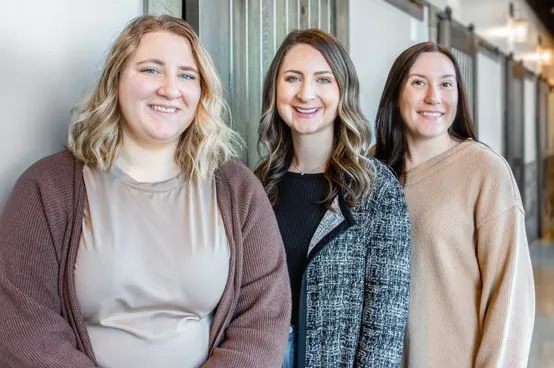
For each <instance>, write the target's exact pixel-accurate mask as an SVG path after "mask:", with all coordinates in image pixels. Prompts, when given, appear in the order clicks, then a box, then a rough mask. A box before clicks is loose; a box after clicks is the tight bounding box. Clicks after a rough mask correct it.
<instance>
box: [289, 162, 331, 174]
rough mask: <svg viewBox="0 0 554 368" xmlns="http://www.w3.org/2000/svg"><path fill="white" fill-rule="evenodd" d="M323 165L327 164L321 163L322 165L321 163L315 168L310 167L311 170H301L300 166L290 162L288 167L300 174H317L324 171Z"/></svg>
mask: <svg viewBox="0 0 554 368" xmlns="http://www.w3.org/2000/svg"><path fill="white" fill-rule="evenodd" d="M325 166H327V164H323V165H321V166H319V167H316V168H315V169H312V170H302V169H300V167H298V165H297V164H295V163H294V162H291V166H290V169H291V171H292V172H295V173H298V174H300V175H304V174H317V173H321V172H325Z"/></svg>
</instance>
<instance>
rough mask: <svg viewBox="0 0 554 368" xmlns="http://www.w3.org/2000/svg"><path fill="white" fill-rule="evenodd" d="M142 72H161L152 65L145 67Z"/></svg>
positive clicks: (156, 73) (157, 73)
mask: <svg viewBox="0 0 554 368" xmlns="http://www.w3.org/2000/svg"><path fill="white" fill-rule="evenodd" d="M141 72H143V73H146V74H155V75H159V74H161V73H160V71H159V70H158V69H156V68H152V67H147V68H144V69H142V70H141Z"/></svg>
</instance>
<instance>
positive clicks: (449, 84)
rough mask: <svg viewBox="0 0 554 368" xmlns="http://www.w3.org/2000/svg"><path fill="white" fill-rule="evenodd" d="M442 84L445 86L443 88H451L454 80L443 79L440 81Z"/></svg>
mask: <svg viewBox="0 0 554 368" xmlns="http://www.w3.org/2000/svg"><path fill="white" fill-rule="evenodd" d="M442 86H443V87H445V88H452V87H454V82H452V81H444V82H442Z"/></svg>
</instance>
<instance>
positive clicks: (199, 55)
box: [67, 15, 241, 182]
mask: <svg viewBox="0 0 554 368" xmlns="http://www.w3.org/2000/svg"><path fill="white" fill-rule="evenodd" d="M160 31H165V32H170V33H173V34H176V35H178V36H181V37H184V38H185V39H187V40H188V41H189V42H190V45H191V49H192V54H193V56H194V58H195V61H196V64H197V67H198V72H199V75H200V87H201V95H200V101H199V103H198V107H197V111H196V117H195V118H194V120H193V122H192V123H191V125H190V126H189V127H188V128H187V130H186V131H185V132H184V133H183V134H182V136H181V137H180V139H179V142H178V144H177V148H176V150H175V162H176V163H177V164H178V165H179V167H180V168H181V170H182V172H183V174H184V175H185V177H186V178H187V179H190V180H192V181H196V182H198V181H202V180H207V179H209V178H210V177H211V176H212V175H213V174H214V172H215V170H216V169H217V168H218V167H219V165H220V164H221V163H222V162H224V161H226V160H229V159H231V158H234V157H237V156H238V154H239V151H240V147H241V140H240V137H239V136H238V134H237V133H235V132H234V131H232V130H231V129H230V128H229V127H228V126H227V125H226V124H225V122H224V118H223V114H224V113H225V112H226V113H228V112H229V108H228V105H227V104H226V102H225V100H224V99H223V96H222V88H221V81H220V79H219V77H218V75H217V72H216V69H215V66H214V64H213V62H212V59H211V57H210V55H209V54H208V52H207V51H206V49H205V48H204V46H202V44H201V43H200V40H199V38H198V36H197V35H196V33H195V32H194V31H193V29H192V28H191V27H190V25H189V24H188V23H186V22H185V21H184V20H182V19H179V18H175V17H172V16H168V15H162V16H141V17H137V18H135V19H133V20H132V21H131V22H130V23H129V24H128V25H127V26H126V27H125V29H124V30H123V31H122V32H121V34H120V35H119V37H118V38H117V40H116V41H115V43H114V45H113V46H112V48H111V50H110V52H109V54H108V57H107V59H106V63H105V65H104V69H103V72H102V75H101V77H100V79H99V81H98V83H97V84H96V87H95V88H94V90H93V92H92V94H91V95H90V96H89V97H88V98H87V99H85V100H84V101H83V102H82V103H81V104H79V105H78V106H77V107H76V108H75V110H74V115H73V120H72V123H71V125H70V127H69V137H68V144H67V145H68V148H69V150H70V151H71V152H72V153H73V155H74V156H75V157H76V158H77V159H79V160H81V161H83V162H84V163H85V164H87V165H90V166H94V167H97V168H99V169H102V170H109V169H110V168H111V167H112V165H113V164H114V162H115V159H116V158H117V155H118V153H119V151H120V149H121V145H122V140H123V132H122V128H121V125H122V119H123V118H122V114H121V109H120V106H119V97H118V94H119V80H120V75H121V72H122V71H123V69H124V67H125V65H126V63H127V61H128V60H129V59H130V58H131V57H132V56H133V55H134V53H135V52H136V50H137V49H138V47H139V43H140V41H141V39H142V36H144V35H145V34H147V33H151V32H160ZM228 116H229V117H230V114H228Z"/></svg>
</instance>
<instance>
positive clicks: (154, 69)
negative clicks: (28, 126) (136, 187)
mask: <svg viewBox="0 0 554 368" xmlns="http://www.w3.org/2000/svg"><path fill="white" fill-rule="evenodd" d="M200 95H201V88H200V76H199V72H198V67H197V64H196V60H195V59H194V56H193V55H192V51H191V45H190V43H189V41H188V40H187V39H185V38H183V37H181V36H178V35H176V34H173V33H169V32H152V33H147V34H145V35H144V36H143V37H142V39H141V41H140V44H139V47H138V49H137V51H136V52H135V54H134V55H133V56H132V57H131V58H130V59H129V60H128V62H127V64H126V65H125V67H124V69H123V71H122V72H121V79H120V82H119V104H120V107H121V112H122V115H123V120H124V122H123V129H124V132H125V134H126V135H127V136H128V137H129V138H131V139H132V140H133V141H135V143H136V144H138V145H141V146H144V147H159V146H163V145H167V144H176V142H177V141H178V140H179V137H180V136H181V134H182V133H183V132H184V131H185V130H186V129H187V128H188V127H189V125H190V124H191V122H192V121H193V120H194V118H195V116H196V109H197V107H198V102H199V100H200Z"/></svg>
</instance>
